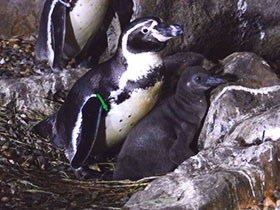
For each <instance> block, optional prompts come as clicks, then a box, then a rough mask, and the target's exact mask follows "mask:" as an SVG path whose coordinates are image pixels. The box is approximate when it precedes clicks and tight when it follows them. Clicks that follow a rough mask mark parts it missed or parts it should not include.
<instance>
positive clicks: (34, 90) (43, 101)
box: [0, 69, 88, 115]
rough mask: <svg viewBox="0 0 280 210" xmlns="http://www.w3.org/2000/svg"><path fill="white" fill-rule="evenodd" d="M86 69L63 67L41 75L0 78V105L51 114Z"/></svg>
mask: <svg viewBox="0 0 280 210" xmlns="http://www.w3.org/2000/svg"><path fill="white" fill-rule="evenodd" d="M87 71H88V69H64V70H63V71H62V72H57V73H49V74H44V75H42V76H30V77H25V78H16V79H0V105H1V106H9V105H11V106H12V107H13V108H14V109H17V110H21V111H33V112H38V113H41V114H44V115H50V114H53V113H54V111H55V110H57V109H58V107H59V106H60V105H61V103H59V102H61V101H63V98H64V97H65V95H66V93H67V92H68V91H69V89H70V88H71V87H72V85H73V84H74V82H76V80H77V79H78V78H80V77H81V76H82V75H83V74H84V73H85V72H87Z"/></svg>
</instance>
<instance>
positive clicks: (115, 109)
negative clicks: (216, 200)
mask: <svg viewBox="0 0 280 210" xmlns="http://www.w3.org/2000/svg"><path fill="white" fill-rule="evenodd" d="M161 85H162V82H157V83H156V85H155V86H154V87H151V88H149V89H146V90H140V89H136V90H135V91H134V92H133V93H132V95H131V97H130V98H129V99H127V100H125V101H124V102H122V103H121V104H118V105H116V104H112V105H111V110H110V111H109V113H108V116H107V118H106V143H107V145H108V146H110V147H111V146H113V145H115V144H118V143H120V141H121V140H123V139H124V138H125V137H126V136H127V134H128V132H129V131H130V129H131V128H132V127H133V126H134V125H135V124H136V123H137V122H138V121H139V120H140V119H141V118H142V117H144V116H145V115H146V114H147V113H148V112H149V111H150V110H151V109H152V108H153V106H154V105H155V103H156V101H157V98H158V95H159V91H160V88H161Z"/></svg>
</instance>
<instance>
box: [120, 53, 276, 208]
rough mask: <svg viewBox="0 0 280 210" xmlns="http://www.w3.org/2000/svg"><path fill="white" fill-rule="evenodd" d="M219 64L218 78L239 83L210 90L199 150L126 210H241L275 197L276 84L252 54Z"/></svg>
mask: <svg viewBox="0 0 280 210" xmlns="http://www.w3.org/2000/svg"><path fill="white" fill-rule="evenodd" d="M221 63H222V64H224V65H223V66H224V69H222V70H223V71H222V74H227V73H229V72H230V73H231V74H232V75H235V77H236V78H237V80H236V81H235V82H231V83H229V84H227V85H224V86H220V87H218V88H216V89H215V90H214V91H212V93H211V105H210V107H209V111H208V113H207V116H206V118H205V122H204V125H203V128H202V131H201V133H200V136H199V148H200V149H201V151H200V152H199V153H198V154H197V155H195V156H193V157H191V158H190V159H188V160H186V161H185V162H184V163H182V164H181V165H180V166H179V167H178V168H177V169H176V170H175V171H174V172H171V173H169V174H167V175H165V176H162V177H160V178H158V179H156V180H154V181H153V182H152V183H151V184H150V185H148V186H147V187H146V189H145V190H143V191H140V192H138V193H136V194H134V195H133V196H132V197H131V198H130V200H129V201H128V202H127V203H126V205H125V207H124V208H125V209H209V210H210V209H211V210H212V209H244V208H250V207H255V208H256V206H257V205H258V204H261V203H262V202H263V201H264V199H265V198H266V197H274V198H277V195H276V194H275V193H277V192H278V191H277V189H278V186H279V175H280V167H279V155H280V150H279V149H280V104H279V101H280V85H279V84H280V83H279V80H278V78H277V76H276V75H275V74H273V73H272V71H271V69H270V68H269V66H268V65H267V64H266V63H265V61H264V60H262V59H261V58H258V57H257V56H256V55H254V54H252V53H235V54H233V55H230V57H228V58H225V59H224V60H223V61H222V62H221ZM225 64H226V65H225ZM237 64H238V65H237ZM241 64H242V65H241ZM245 64H246V65H245ZM256 67H258V68H256ZM253 70H256V71H257V73H256V74H254V71H253ZM241 72H243V73H241ZM262 78H270V79H269V80H266V79H264V81H262ZM256 81H260V82H256ZM241 83H242V85H247V86H250V87H245V86H241V85H240V84H241ZM253 87H254V88H253Z"/></svg>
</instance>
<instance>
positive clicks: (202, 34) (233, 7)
mask: <svg viewBox="0 0 280 210" xmlns="http://www.w3.org/2000/svg"><path fill="white" fill-rule="evenodd" d="M134 5H135V7H134V11H135V12H134V16H136V17H139V16H146V15H155V16H160V17H161V18H163V19H164V20H166V21H169V22H175V23H178V24H180V25H181V26H182V27H183V30H184V36H183V39H182V40H179V39H178V40H174V42H172V44H170V48H167V53H170V52H174V51H177V50H178V49H184V50H186V51H193V52H198V53H201V54H203V55H205V56H206V58H208V59H210V60H217V59H222V58H224V57H226V56H228V55H229V54H231V53H233V52H236V51H252V52H255V53H257V54H258V55H261V56H262V57H264V58H265V59H266V60H268V61H271V60H276V59H279V55H280V41H279V39H280V24H279V18H280V10H279V7H280V2H279V1H278V0H270V1H263V0H233V1H227V0H211V1H208V0H202V1H186V0H178V1H169V0H162V1H158V0H134Z"/></svg>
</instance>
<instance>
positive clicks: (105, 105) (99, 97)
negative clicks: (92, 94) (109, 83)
mask: <svg viewBox="0 0 280 210" xmlns="http://www.w3.org/2000/svg"><path fill="white" fill-rule="evenodd" d="M96 96H97V97H98V99H99V100H100V102H101V103H102V107H103V109H104V110H105V111H108V106H107V104H106V103H105V102H104V100H103V98H102V97H101V95H100V94H96Z"/></svg>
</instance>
